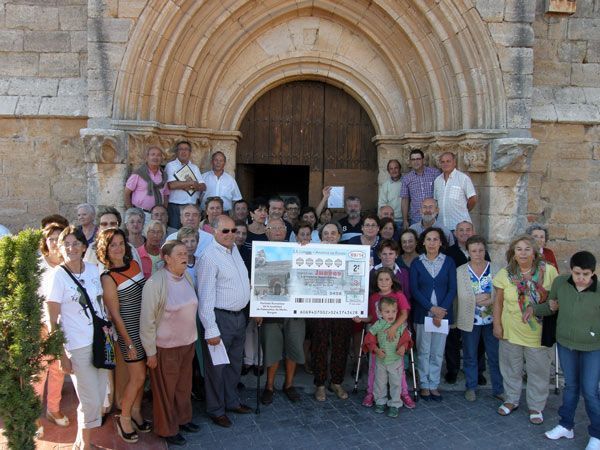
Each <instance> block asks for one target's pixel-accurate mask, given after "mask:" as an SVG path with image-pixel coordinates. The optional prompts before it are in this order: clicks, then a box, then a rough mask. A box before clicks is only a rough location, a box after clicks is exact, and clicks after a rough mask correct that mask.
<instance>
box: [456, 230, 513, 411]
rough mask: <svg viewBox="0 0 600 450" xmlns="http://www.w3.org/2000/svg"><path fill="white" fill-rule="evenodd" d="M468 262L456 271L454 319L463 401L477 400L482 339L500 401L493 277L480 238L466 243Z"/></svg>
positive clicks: (482, 240) (470, 239)
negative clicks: (459, 342)
mask: <svg viewBox="0 0 600 450" xmlns="http://www.w3.org/2000/svg"><path fill="white" fill-rule="evenodd" d="M465 247H466V249H467V252H468V253H469V262H467V263H466V264H463V265H462V266H459V267H458V269H456V277H457V292H458V295H457V316H456V326H457V328H458V329H459V330H460V331H461V333H462V345H463V360H464V362H463V366H464V370H465V378H466V386H465V387H466V390H465V399H466V400H467V401H470V402H473V401H475V400H476V399H477V395H476V393H475V388H477V380H478V375H477V370H478V364H477V360H478V352H477V347H478V344H479V340H480V338H481V336H483V341H484V343H485V353H486V354H487V360H488V364H489V368H490V376H491V378H492V395H493V396H494V397H496V398H498V399H500V400H502V395H503V393H504V387H503V386H502V375H500V368H499V366H498V339H497V338H496V337H494V333H493V325H492V320H493V306H492V305H493V303H494V299H493V297H492V276H493V271H492V267H491V265H490V263H489V262H488V261H486V260H485V253H486V250H487V249H486V242H485V239H484V238H483V237H481V236H471V237H470V238H469V239H467V242H466V243H465Z"/></svg>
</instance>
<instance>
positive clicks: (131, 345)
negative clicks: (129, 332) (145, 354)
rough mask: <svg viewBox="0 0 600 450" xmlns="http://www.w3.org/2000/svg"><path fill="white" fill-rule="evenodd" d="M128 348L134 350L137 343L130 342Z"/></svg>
mask: <svg viewBox="0 0 600 450" xmlns="http://www.w3.org/2000/svg"><path fill="white" fill-rule="evenodd" d="M127 348H128V349H129V350H133V349H134V348H135V345H133V344H129V345H128V346H127Z"/></svg>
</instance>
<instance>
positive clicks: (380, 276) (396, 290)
mask: <svg viewBox="0 0 600 450" xmlns="http://www.w3.org/2000/svg"><path fill="white" fill-rule="evenodd" d="M375 283H376V286H377V288H376V291H375V293H373V294H371V296H370V297H369V316H368V317H367V318H365V319H361V318H359V317H355V318H354V319H353V320H354V321H355V322H357V323H360V322H367V323H369V324H370V325H372V324H374V323H375V322H376V321H377V320H379V319H380V317H379V312H378V311H379V310H378V308H377V305H378V303H379V300H380V299H381V298H382V297H391V298H394V299H396V302H397V304H398V316H397V318H396V321H395V322H394V324H393V325H392V326H391V327H390V328H389V329H388V331H387V332H389V333H390V335H391V336H394V335H395V334H396V331H397V330H398V328H399V327H400V325H402V324H403V323H405V322H406V319H407V318H408V313H409V311H410V305H409V303H408V300H407V299H406V296H405V295H404V294H403V293H402V290H401V288H400V283H399V282H398V280H397V279H396V277H395V276H394V272H393V271H392V269H390V268H387V267H382V268H380V269H378V270H377V272H376V274H375ZM405 332H406V331H405ZM368 358H369V375H368V378H367V395H366V396H365V398H364V399H363V403H362V404H363V406H366V407H368V408H370V407H371V406H373V400H374V398H373V385H374V383H375V365H376V363H377V361H376V356H375V354H374V353H369V355H368ZM400 399H401V400H402V402H403V403H404V406H405V407H407V408H409V409H412V408H414V407H415V402H414V401H413V399H412V398H411V396H410V394H409V393H408V385H407V384H406V374H405V373H404V370H402V393H401V395H400Z"/></svg>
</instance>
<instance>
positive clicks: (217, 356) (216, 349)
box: [208, 341, 229, 366]
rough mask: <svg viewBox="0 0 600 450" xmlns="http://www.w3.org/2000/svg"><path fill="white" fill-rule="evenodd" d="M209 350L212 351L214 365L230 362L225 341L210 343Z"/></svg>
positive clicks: (211, 356)
mask: <svg viewBox="0 0 600 450" xmlns="http://www.w3.org/2000/svg"><path fill="white" fill-rule="evenodd" d="M208 351H209V352H210V358H211V359H212V363H213V366H219V365H221V364H229V356H227V350H226V349H225V344H223V341H221V342H219V343H218V344H217V345H208Z"/></svg>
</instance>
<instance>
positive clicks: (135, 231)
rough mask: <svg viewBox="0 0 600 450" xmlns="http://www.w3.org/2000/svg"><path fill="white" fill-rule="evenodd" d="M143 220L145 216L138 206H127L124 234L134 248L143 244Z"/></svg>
mask: <svg viewBox="0 0 600 450" xmlns="http://www.w3.org/2000/svg"><path fill="white" fill-rule="evenodd" d="M145 221H146V216H145V214H144V211H142V210H141V209H140V208H129V209H128V210H127V211H125V223H124V225H125V235H126V236H127V240H128V241H129V243H130V244H131V245H132V246H133V247H134V248H138V247H141V246H142V245H144V242H145V238H144V235H143V231H144V222H145Z"/></svg>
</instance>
